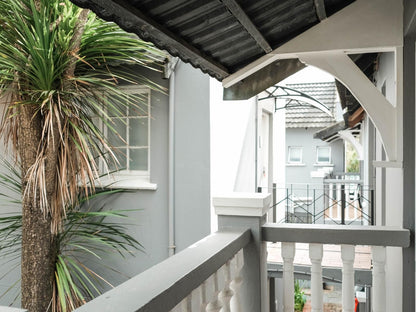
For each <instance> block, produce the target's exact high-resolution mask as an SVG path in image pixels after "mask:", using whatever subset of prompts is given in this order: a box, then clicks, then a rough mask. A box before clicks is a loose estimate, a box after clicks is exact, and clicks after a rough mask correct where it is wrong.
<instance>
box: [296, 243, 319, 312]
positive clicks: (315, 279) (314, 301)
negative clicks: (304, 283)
mask: <svg viewBox="0 0 416 312" xmlns="http://www.w3.org/2000/svg"><path fill="white" fill-rule="evenodd" d="M322 256H323V247H322V244H309V258H310V259H311V263H312V267H311V293H312V295H311V305H312V312H322V311H323V290H322ZM292 311H293V310H292Z"/></svg>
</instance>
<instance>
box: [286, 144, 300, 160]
mask: <svg viewBox="0 0 416 312" xmlns="http://www.w3.org/2000/svg"><path fill="white" fill-rule="evenodd" d="M302 152H303V148H302V147H295V146H289V151H288V157H287V162H288V163H289V164H301V163H302Z"/></svg>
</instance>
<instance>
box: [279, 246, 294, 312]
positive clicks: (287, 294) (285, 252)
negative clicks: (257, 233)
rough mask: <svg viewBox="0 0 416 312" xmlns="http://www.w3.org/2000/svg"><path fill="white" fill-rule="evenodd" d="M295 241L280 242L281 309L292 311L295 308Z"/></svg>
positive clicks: (286, 311) (287, 311) (285, 311)
mask: <svg viewBox="0 0 416 312" xmlns="http://www.w3.org/2000/svg"><path fill="white" fill-rule="evenodd" d="M295 252H296V247H295V243H282V258H283V311H284V312H293V310H294V308H295V303H294V293H295V289H294V286H295V280H294V275H293V274H294V269H293V259H294V258H295Z"/></svg>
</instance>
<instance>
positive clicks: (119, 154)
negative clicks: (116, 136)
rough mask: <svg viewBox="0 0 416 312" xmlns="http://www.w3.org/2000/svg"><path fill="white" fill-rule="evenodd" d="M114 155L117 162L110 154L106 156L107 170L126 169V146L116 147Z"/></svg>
mask: <svg viewBox="0 0 416 312" xmlns="http://www.w3.org/2000/svg"><path fill="white" fill-rule="evenodd" d="M113 152H114V155H115V156H116V158H117V160H118V162H119V163H116V162H115V160H114V159H113V157H111V156H110V155H109V156H108V157H107V159H109V161H108V170H109V171H115V170H123V169H127V161H126V160H127V155H126V153H127V149H126V148H117V149H116V150H114V151H113Z"/></svg>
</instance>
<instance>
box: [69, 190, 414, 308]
mask: <svg viewBox="0 0 416 312" xmlns="http://www.w3.org/2000/svg"><path fill="white" fill-rule="evenodd" d="M213 204H214V206H215V209H216V213H217V215H218V226H219V231H218V232H216V233H214V234H211V235H209V236H207V237H205V238H204V239H202V240H200V241H199V242H197V243H195V244H194V245H192V246H190V247H188V248H187V249H185V250H183V251H181V252H179V253H178V254H176V255H174V256H172V257H170V258H168V259H166V260H165V261H163V262H161V263H159V264H157V265H155V266H153V267H152V268H150V269H149V270H147V271H145V272H143V273H141V274H139V275H137V276H135V277H133V278H132V279H130V280H128V281H126V282H125V283H123V284H121V285H119V286H117V287H116V288H114V289H112V290H110V291H108V292H107V293H105V294H103V295H102V296H100V297H98V298H96V299H94V300H92V301H90V302H88V303H87V304H85V305H84V306H82V307H80V308H78V309H77V310H76V311H77V312H93V311H94V312H95V311H119V312H133V311H140V312H142V311H143V312H144V311H152V312H157V311H161V312H162V311H163V312H165V311H174V312H179V311H181V312H185V311H233V312H237V311H239V312H240V311H241V312H253V311H258V312H268V311H272V310H273V309H274V306H273V302H271V300H270V297H273V296H270V297H269V286H268V276H267V261H266V259H267V245H268V243H269V242H282V249H281V250H282V258H283V285H284V286H283V288H284V289H283V293H284V298H283V306H284V311H291V312H292V311H294V300H293V298H294V273H295V272H294V265H293V259H294V255H295V251H296V248H295V244H296V243H306V244H309V257H310V261H311V263H312V265H311V268H310V274H311V296H312V298H311V305H312V311H322V310H323V309H322V306H323V303H322V298H323V293H322V255H323V245H325V244H336V245H341V256H342V305H343V311H354V267H353V263H354V257H355V246H360V245H368V246H371V250H372V263H373V268H372V285H373V311H385V309H386V305H385V302H386V247H387V246H394V247H401V248H406V247H408V246H409V244H410V232H409V231H408V230H406V229H401V228H389V227H376V226H352V225H350V226H348V225H344V226H338V225H324V224H274V223H266V219H267V212H268V210H269V207H270V205H271V196H270V195H269V194H260V193H255V194H243V193H240V194H239V193H235V194H232V195H230V196H223V197H216V198H214V199H213ZM390 269H394V268H390ZM397 274H402V273H401V271H398V272H397Z"/></svg>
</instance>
